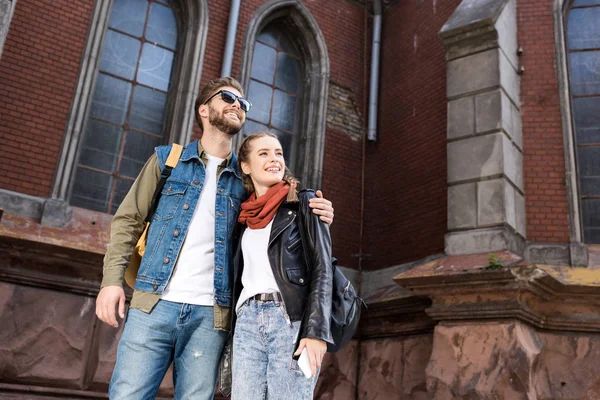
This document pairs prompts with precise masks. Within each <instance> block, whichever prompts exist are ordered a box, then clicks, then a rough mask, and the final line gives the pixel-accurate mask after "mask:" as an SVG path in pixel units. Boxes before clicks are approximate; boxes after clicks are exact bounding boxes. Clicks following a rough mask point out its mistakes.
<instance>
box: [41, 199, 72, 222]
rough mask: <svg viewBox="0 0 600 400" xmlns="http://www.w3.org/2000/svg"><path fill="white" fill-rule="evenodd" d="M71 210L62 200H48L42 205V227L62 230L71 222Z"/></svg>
mask: <svg viewBox="0 0 600 400" xmlns="http://www.w3.org/2000/svg"><path fill="white" fill-rule="evenodd" d="M72 216H73V209H72V208H71V206H69V203H67V202H66V201H64V200H61V199H48V200H46V202H45V203H44V211H43V214H42V221H41V224H42V225H46V226H53V227H56V228H62V227H63V226H65V225H66V224H67V222H69V221H70V220H71V217H72Z"/></svg>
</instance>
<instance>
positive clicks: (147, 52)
mask: <svg viewBox="0 0 600 400" xmlns="http://www.w3.org/2000/svg"><path fill="white" fill-rule="evenodd" d="M172 66H173V52H172V51H170V50H167V49H163V48H160V47H157V46H154V45H152V44H150V43H145V44H144V49H143V50H142V59H141V61H140V68H139V70H138V82H139V83H141V84H144V85H147V86H150V87H152V88H156V89H160V90H164V91H167V90H169V82H170V81H171V67H172Z"/></svg>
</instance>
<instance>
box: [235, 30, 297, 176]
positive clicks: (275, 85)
mask: <svg viewBox="0 0 600 400" xmlns="http://www.w3.org/2000/svg"><path fill="white" fill-rule="evenodd" d="M291 37H292V36H291V35H289V34H288V29H286V25H285V23H283V22H282V21H274V22H273V23H271V24H270V25H268V26H267V27H266V28H265V29H264V30H263V31H262V32H261V33H260V34H259V35H258V37H257V39H256V43H255V44H254V55H253V59H252V67H251V68H252V70H251V72H250V85H249V88H248V99H249V100H250V101H251V102H252V109H251V110H250V112H249V113H248V115H247V116H246V123H245V126H244V135H248V134H251V133H253V132H256V131H259V130H269V131H271V132H273V133H275V134H276V135H277V136H278V137H279V140H280V142H281V145H282V147H283V152H284V156H285V159H286V163H287V164H288V167H290V169H291V170H292V171H293V170H294V169H295V168H294V165H292V164H291V162H294V161H295V162H296V163H298V162H301V160H296V157H294V152H295V151H296V149H295V147H294V146H295V144H296V143H297V142H298V140H297V139H296V136H297V131H298V122H299V114H300V107H299V98H300V96H301V88H302V86H301V80H300V77H301V75H302V73H301V71H302V60H301V59H300V57H299V54H300V52H299V51H298V48H297V47H296V46H295V45H294V44H293V41H292V40H291Z"/></svg>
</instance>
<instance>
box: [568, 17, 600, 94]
mask: <svg viewBox="0 0 600 400" xmlns="http://www.w3.org/2000/svg"><path fill="white" fill-rule="evenodd" d="M598 22H599V23H600V21H598ZM571 90H572V91H573V95H574V96H586V95H593V94H598V93H600V50H597V51H582V52H576V53H571Z"/></svg>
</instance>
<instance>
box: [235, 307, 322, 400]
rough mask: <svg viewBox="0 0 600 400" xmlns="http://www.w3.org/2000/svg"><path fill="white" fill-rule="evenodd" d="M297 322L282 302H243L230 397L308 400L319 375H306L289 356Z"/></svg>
mask: <svg viewBox="0 0 600 400" xmlns="http://www.w3.org/2000/svg"><path fill="white" fill-rule="evenodd" d="M299 328H300V321H298V322H292V323H290V321H289V318H288V316H287V315H286V313H285V309H284V307H283V304H280V303H277V302H274V301H258V300H248V301H246V302H245V303H244V304H243V305H242V306H241V307H240V309H239V310H238V312H237V322H236V325H235V334H234V337H233V386H232V393H231V400H263V399H271V400H308V399H312V398H313V391H314V388H315V385H316V383H317V378H318V374H317V376H316V377H314V378H309V379H307V378H305V377H304V375H303V374H302V372H301V371H300V369H299V367H298V362H297V361H295V360H293V359H292V355H293V353H294V345H295V342H296V336H297V334H298V329H299Z"/></svg>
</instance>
